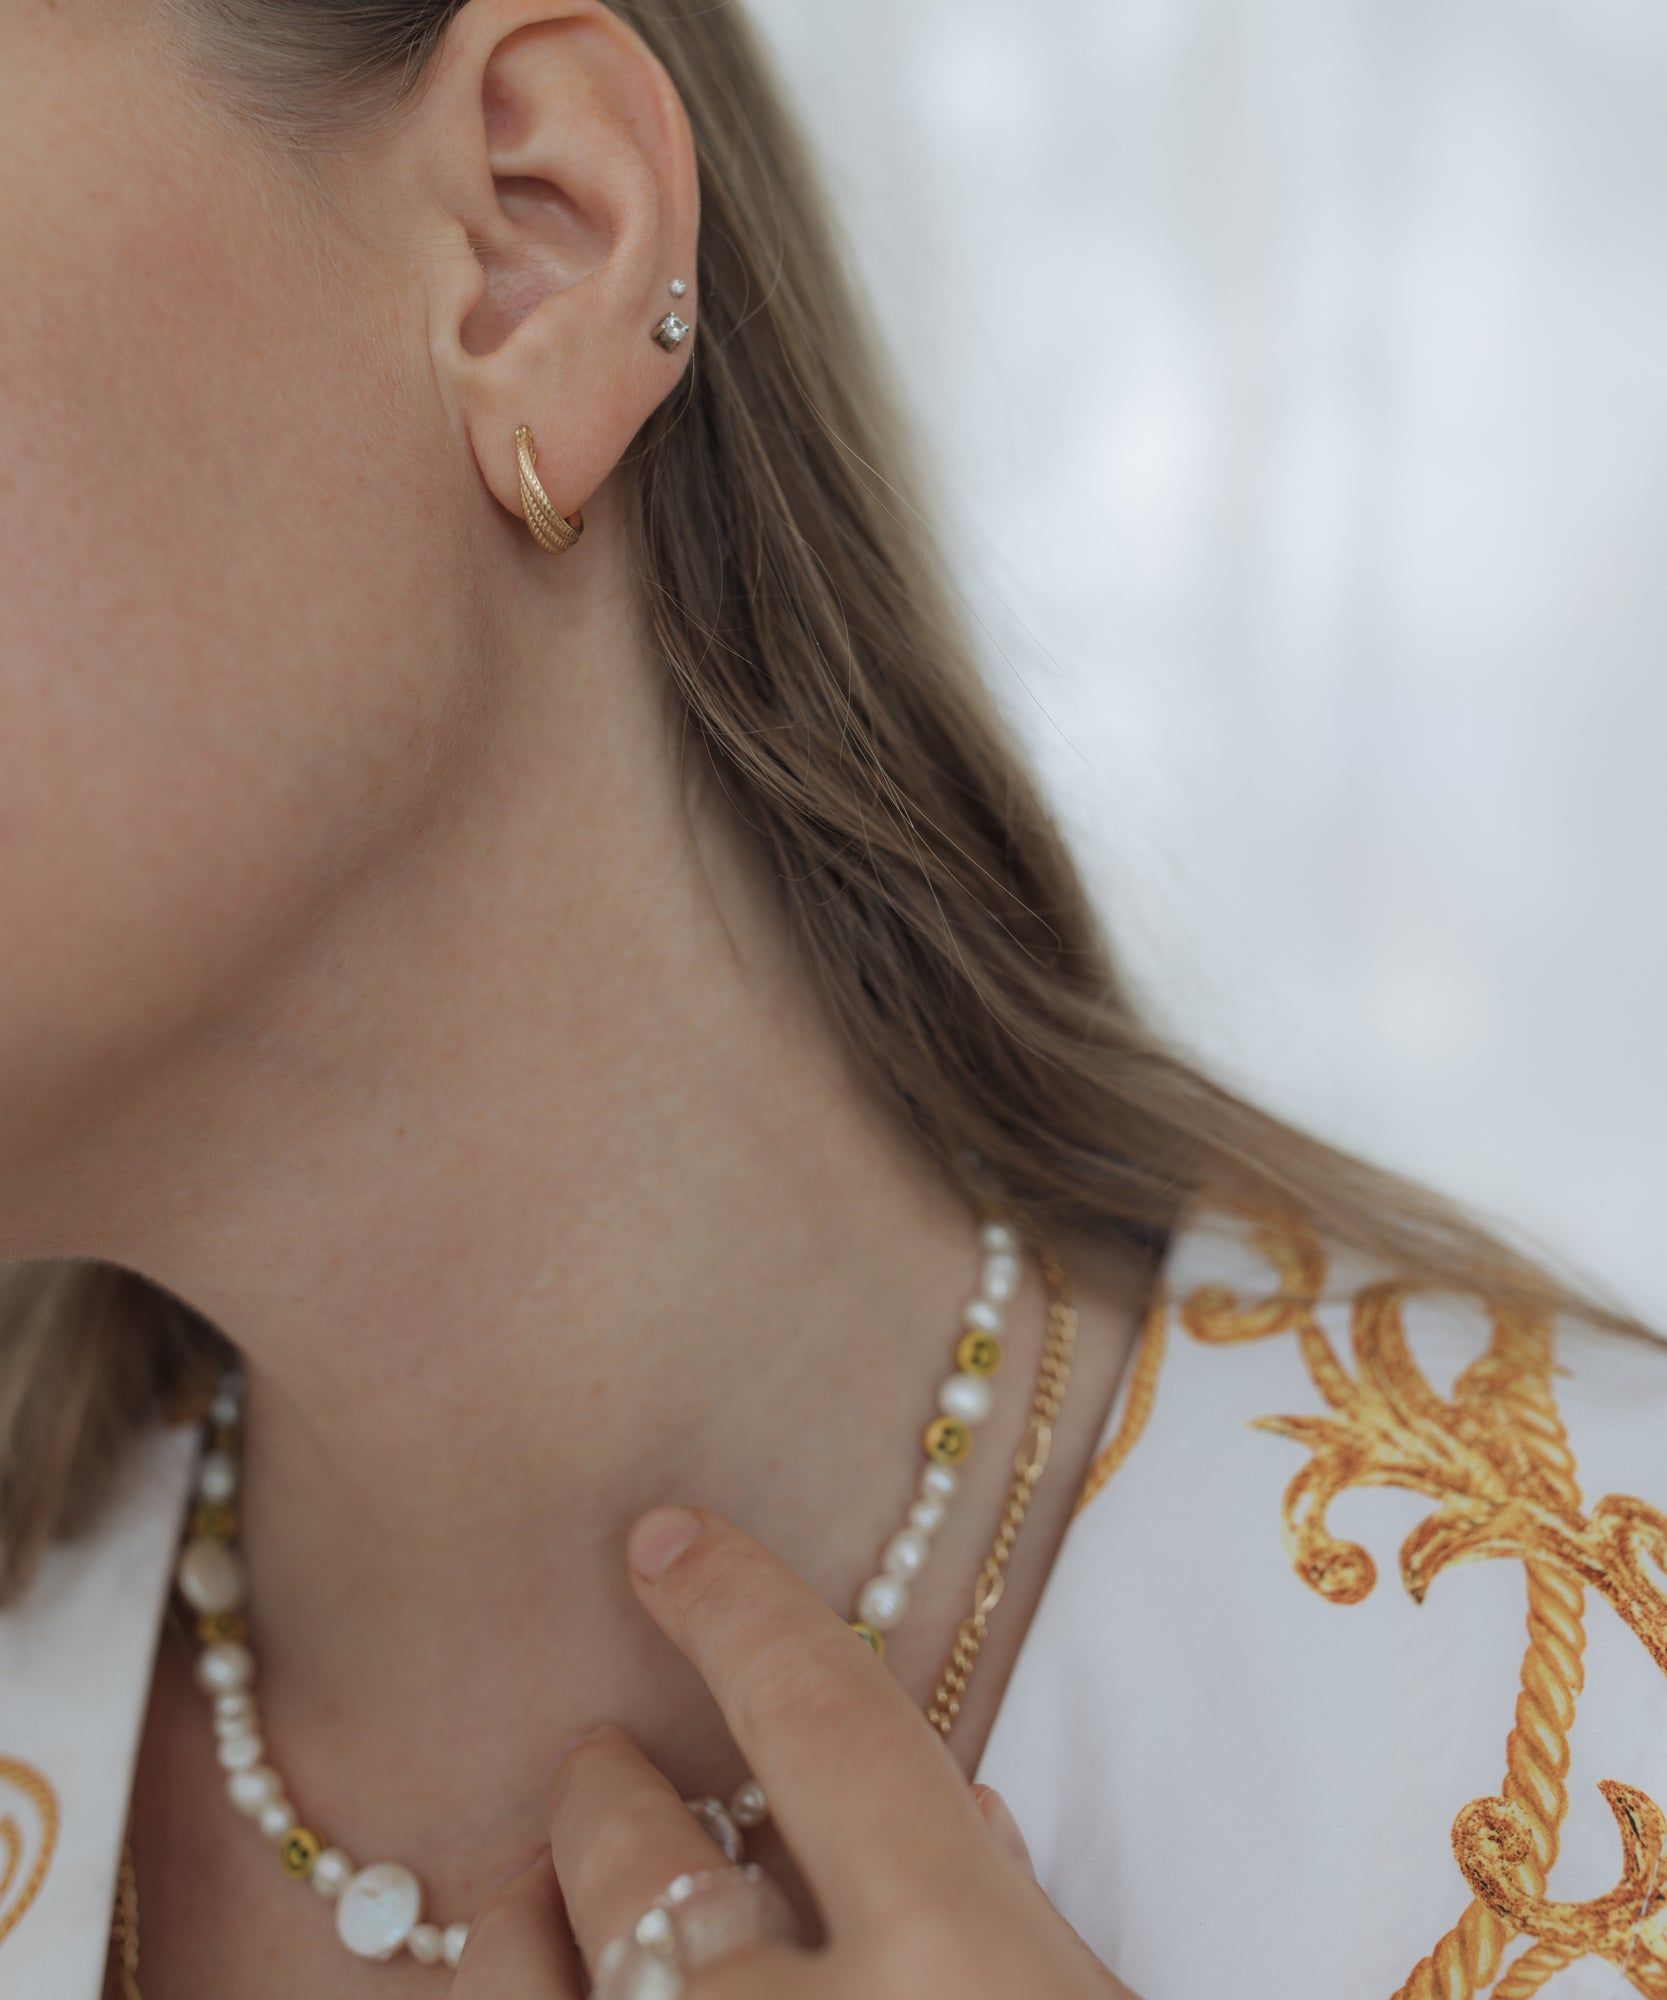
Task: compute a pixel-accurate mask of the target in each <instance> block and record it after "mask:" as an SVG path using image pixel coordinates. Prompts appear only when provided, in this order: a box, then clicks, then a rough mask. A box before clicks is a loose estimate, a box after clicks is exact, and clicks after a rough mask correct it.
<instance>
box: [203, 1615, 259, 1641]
mask: <svg viewBox="0 0 1667 2000" xmlns="http://www.w3.org/2000/svg"><path fill="white" fill-rule="evenodd" d="M248 1636H249V1621H248V1619H247V1618H245V1617H244V1616H243V1614H242V1612H241V1611H205V1612H204V1613H203V1615H202V1617H201V1618H199V1619H198V1620H197V1637H198V1639H199V1640H201V1642H202V1643H203V1644H204V1645H205V1646H213V1645H218V1644H219V1643H220V1642H221V1641H222V1640H232V1641H235V1642H236V1643H237V1644H239V1645H241V1644H242V1643H243V1642H244V1640H246V1639H247V1638H248Z"/></svg>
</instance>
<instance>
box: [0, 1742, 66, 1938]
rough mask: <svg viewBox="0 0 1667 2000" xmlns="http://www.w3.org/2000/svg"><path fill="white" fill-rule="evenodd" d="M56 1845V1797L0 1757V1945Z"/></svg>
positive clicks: (30, 1773)
mask: <svg viewBox="0 0 1667 2000" xmlns="http://www.w3.org/2000/svg"><path fill="white" fill-rule="evenodd" d="M57 1844H58V1795H57V1793H56V1792H54V1791H53V1789H52V1787H51V1786H50V1785H49V1784H48V1783H47V1782H46V1780H45V1779H44V1778H43V1777H42V1776H41V1774H40V1772H39V1771H36V1770H33V1769H31V1768H30V1766H29V1765H27V1764H19V1763H16V1762H14V1761H13V1760H12V1759H11V1758H9V1757H0V1946H3V1945H4V1944H5V1941H6V1939H7V1937H8V1936H9V1935H10V1933H11V1932H12V1931H14V1930H16V1928H17V1926H18V1925H19V1924H20V1923H21V1922H22V1921H23V1913H24V1911H25V1910H27V1909H28V1907H29V1905H30V1904H31V1903H32V1902H33V1901H34V1900H35V1898H36V1897H37V1896H38V1895H39V1894H40V1890H41V1884H42V1883H43V1882H44V1881H45V1880H46V1871H47V1869H48V1868H49V1867H50V1866H51V1865H52V1850H53V1848H54V1847H56V1846H57Z"/></svg>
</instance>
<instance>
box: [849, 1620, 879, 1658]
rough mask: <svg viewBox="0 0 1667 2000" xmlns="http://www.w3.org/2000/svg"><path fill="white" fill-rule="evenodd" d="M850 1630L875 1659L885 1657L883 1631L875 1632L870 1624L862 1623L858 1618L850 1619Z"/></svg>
mask: <svg viewBox="0 0 1667 2000" xmlns="http://www.w3.org/2000/svg"><path fill="white" fill-rule="evenodd" d="M851 1630H852V1631H853V1632H855V1633H856V1635H857V1637H858V1638H859V1639H860V1640H861V1641H862V1642H863V1644H864V1645H865V1646H866V1647H867V1648H868V1650H869V1651H870V1652H871V1653H872V1654H874V1655H875V1657H876V1658H877V1659H881V1660H883V1659H884V1658H885V1656H886V1635H885V1634H884V1633H883V1632H876V1631H875V1629H874V1627H873V1626H872V1625H866V1624H864V1622H863V1621H862V1619H860V1618H853V1619H852V1620H851Z"/></svg>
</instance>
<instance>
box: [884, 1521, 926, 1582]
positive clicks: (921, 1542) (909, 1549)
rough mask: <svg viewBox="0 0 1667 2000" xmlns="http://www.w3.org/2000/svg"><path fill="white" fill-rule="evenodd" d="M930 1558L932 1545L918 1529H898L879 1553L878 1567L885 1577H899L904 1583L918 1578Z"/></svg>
mask: <svg viewBox="0 0 1667 2000" xmlns="http://www.w3.org/2000/svg"><path fill="white" fill-rule="evenodd" d="M931 1557H932V1544H931V1543H930V1542H929V1541H928V1540H927V1539H926V1537H925V1536H924V1535H923V1534H922V1533H921V1532H920V1530H919V1529H918V1528H899V1529H898V1531H897V1533H896V1534H895V1535H893V1536H892V1538H891V1540H890V1541H889V1542H887V1543H886V1545H885V1547H884V1548H883V1549H882V1550H881V1551H880V1567H881V1569H882V1570H884V1571H885V1573H886V1575H887V1576H896V1577H901V1578H902V1580H903V1581H904V1582H905V1583H908V1582H911V1581H912V1580H913V1579H914V1578H915V1577H917V1576H919V1574H920V1573H921V1571H922V1570H923V1569H924V1568H925V1567H926V1565H927V1563H928V1562H929V1561H930V1560H931Z"/></svg>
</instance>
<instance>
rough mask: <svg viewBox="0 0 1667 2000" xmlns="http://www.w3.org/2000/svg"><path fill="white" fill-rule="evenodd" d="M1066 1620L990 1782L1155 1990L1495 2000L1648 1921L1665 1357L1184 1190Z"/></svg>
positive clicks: (1660, 1628) (1083, 1518) (1662, 1651)
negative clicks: (1514, 1984)
mask: <svg viewBox="0 0 1667 2000" xmlns="http://www.w3.org/2000/svg"><path fill="white" fill-rule="evenodd" d="M1044 1611H1045V1613H1046V1620H1045V1621H1044V1619H1042V1618H1039V1619H1038V1624H1037V1628H1036V1630H1035V1632H1034V1633H1033V1638H1032V1641H1031V1646H1032V1648H1033V1649H1034V1650H1033V1651H1032V1652H1031V1656H1030V1659H1029V1661H1028V1663H1026V1662H1023V1661H1022V1662H1021V1664H1022V1665H1025V1664H1028V1669H1029V1672H1030V1675H1031V1678H1030V1680H1029V1683H1028V1686H1024V1685H1022V1684H1021V1683H1020V1682H1019V1679H1018V1677H1017V1676H1016V1678H1015V1689H1016V1691H1017V1692H1018V1693H1019V1699H1018V1701H1017V1702H1016V1703H1015V1705H1014V1708H1013V1710H1012V1711H1011V1713H1010V1714H1009V1715H1007V1716H1006V1717H1005V1718H1004V1720H1005V1721H1006V1725H1007V1734H1006V1738H1005V1740H1003V1739H1002V1737H1001V1735H1000V1733H999V1730H1000V1726H999V1725H998V1735H997V1736H996V1737H994V1738H992V1748H993V1749H994V1751H995V1752H996V1760H995V1761H996V1762H997V1763H1002V1764H1004V1765H1005V1766H1006V1768H1004V1769H1001V1770H996V1769H990V1770H987V1771H986V1772H984V1773H982V1774H981V1775H986V1776H988V1777H989V1778H990V1781H991V1782H992V1783H995V1784H997V1785H998V1786H1005V1785H1006V1784H1009V1783H1010V1784H1012V1785H1014V1786H1015V1788H1016V1789H1017V1790H1018V1791H1019V1793H1020V1795H1021V1797H1022V1798H1024V1799H1025V1802H1026V1804H1027V1806H1028V1808H1029V1815H1030V1816H1029V1818H1028V1819H1027V1817H1026V1815H1025V1814H1024V1813H1021V1822H1022V1823H1024V1824H1025V1825H1026V1831H1027V1834H1031V1835H1032V1836H1033V1842H1034V1845H1035V1846H1036V1847H1037V1849H1038V1850H1039V1854H1040V1855H1042V1856H1046V1857H1047V1858H1046V1862H1045V1864H1044V1865H1045V1867H1047V1866H1051V1868H1052V1869H1054V1870H1055V1871H1056V1872H1057V1880H1056V1881H1054V1882H1053V1883H1051V1884H1050V1886H1051V1887H1053V1888H1055V1890H1056V1892H1057V1893H1058V1894H1060V1895H1062V1896H1063V1897H1064V1898H1065V1899H1066V1900H1067V1901H1069V1902H1072V1903H1074V1904H1075V1906H1076V1908H1075V1913H1074V1914H1073V1912H1072V1911H1069V1910H1068V1911H1067V1914H1071V1915H1072V1920H1073V1921H1075V1922H1078V1927H1079V1928H1083V1926H1084V1924H1086V1925H1087V1926H1088V1927H1089V1930H1090V1931H1092V1932H1094V1933H1095V1934H1096V1935H1095V1936H1094V1939H1093V1941H1094V1942H1096V1943H1097V1944H1098V1945H1099V1947H1100V1948H1101V1950H1102V1955H1103V1956H1105V1957H1106V1958H1107V1960H1108V1962H1110V1963H1111V1964H1112V1965H1113V1966H1114V1967H1115V1969H1116V1970H1117V1971H1118V1972H1119V1974H1120V1976H1121V1977H1123V1978H1124V1979H1125V1980H1128V1981H1129V1982H1130V1983H1131V1984H1132V1985H1133V1986H1134V1987H1135V1988H1136V1989H1137V1990H1142V1991H1145V1990H1150V1991H1156V1992H1163V1993H1167V1994H1172V1995H1175V1996H1183V1995H1187V1994H1191V1993H1194V1992H1197V1993H1199V1994H1201V1995H1202V1994H1205V1993H1208V1992H1213V1991H1219V1990H1222V1989H1223V1987H1224V1985H1225V1986H1230V1987H1231V1988H1232V1990H1235V1991H1239V1992H1243V1993H1244V1994H1245V1995H1246V1996H1247V2000H1260V1996H1261V1995H1263V1994H1264V1993H1266V1994H1267V1995H1268V1996H1269V2000H1271V1996H1272V1995H1273V1994H1274V1993H1276V1992H1277V1993H1278V1994H1279V1996H1280V2000H1302V1996H1305V1995H1310V1994H1312V1995H1313V1996H1315V2000H1319V1996H1321V1995H1328V1996H1331V1995H1335V1994H1337V1993H1339V1992H1349V1993H1356V1992H1358V1993H1362V1994H1365V1993H1370V1992H1379V1991H1381V1992H1383V1993H1391V1992H1398V1991H1405V1992H1407V1993H1409V1994H1411V1993H1425V1992H1428V1993H1430V1994H1434V1993H1436V1992H1442V1993H1446V1992H1449V1991H1457V1990H1463V1991H1466V1992H1470V1991H1478V1992H1479V1991H1482V1990H1485V1988H1486V1987H1487V1986H1488V1984H1489V1983H1490V1982H1491V1980H1492V1979H1493V1978H1494V1977H1496V1976H1497V1973H1498V1970H1499V1968H1500V1966H1501V1965H1502V1964H1503V1963H1504V1961H1505V1959H1506V1957H1507V1956H1514V1955H1516V1954H1517V1953H1518V1952H1521V1951H1524V1950H1532V1949H1536V1948H1539V1947H1538V1946H1537V1945H1536V1940H1538V1941H1541V1942H1542V1943H1543V1946H1544V1949H1545V1950H1546V1951H1547V1952H1551V1951H1559V1952H1562V1953H1563V1954H1564V1957H1563V1958H1560V1959H1558V1960H1557V1961H1556V1962H1557V1963H1558V1964H1562V1963H1565V1962H1567V1960H1568V1958H1570V1957H1578V1956H1587V1957H1591V1958H1594V1959H1598V1960H1604V1959H1607V1960H1609V1962H1610V1964H1611V1965H1616V1964H1618V1963H1619V1962H1620V1957H1621V1956H1624V1955H1625V1952H1626V1950H1627V1949H1628V1948H1629V1943H1628V1941H1629V1939H1632V1933H1633V1926H1634V1925H1635V1923H1636V1921H1637V1917H1638V1915H1639V1914H1641V1913H1651V1912H1653V1911H1654V1910H1655V1903H1654V1901H1653V1900H1652V1898H1653V1897H1654V1896H1655V1889H1654V1886H1653V1885H1654V1883H1655V1879H1656V1877H1655V1873H1654V1871H1655V1870H1657V1869H1658V1868H1659V1869H1660V1873H1661V1876H1662V1878H1663V1882H1664V1883H1667V1866H1664V1865H1662V1864H1663V1852H1662V1849H1663V1842H1664V1841H1667V1815H1664V1813H1663V1810H1662V1809H1663V1808H1667V1346H1660V1345H1657V1344H1654V1343H1650V1342H1646V1341H1641V1340H1634V1339H1629V1338H1627V1337H1625V1336H1623V1335H1619V1334H1608V1333H1601V1332H1596V1331H1593V1330H1591V1329H1589V1328H1586V1327H1583V1326H1579V1325H1573V1324H1568V1323H1565V1322H1555V1323H1549V1322H1546V1321H1543V1320H1535V1319H1533V1318H1530V1317H1525V1316H1522V1315H1516V1314H1511V1313H1508V1312H1502V1311H1495V1310H1491V1309H1490V1308H1489V1307H1488V1305H1487V1304H1486V1303H1485V1302H1483V1301H1479V1300H1475V1299H1469V1298H1461V1297H1457V1296H1454V1295H1445V1294H1434V1293H1430V1292H1426V1291H1423V1290H1421V1289H1420V1288H1419V1287H1418V1286H1417V1285H1415V1284H1413V1283H1410V1282H1407V1281H1405V1280H1403V1279H1402V1278H1401V1277H1400V1276H1399V1275H1398V1274H1397V1273H1395V1272H1393V1271H1385V1270H1382V1269H1376V1268H1373V1267H1371V1266H1369V1265H1367V1264H1365V1263H1363V1262H1361V1261H1359V1260H1356V1259H1354V1258H1352V1257H1351V1256H1350V1255H1348V1254H1346V1253H1344V1252H1342V1251H1341V1250H1339V1249H1338V1248H1337V1247H1336V1246H1335V1245H1332V1244H1330V1243H1328V1242H1327V1241H1326V1240H1325V1239H1324V1238H1323V1237H1322V1236H1320V1235H1319V1234H1317V1233H1316V1232H1314V1231H1312V1230H1310V1229H1308V1228H1306V1227H1304V1226H1303V1225H1301V1224H1300V1223H1295V1222H1286V1223H1282V1224H1273V1223H1247V1222H1245V1221H1243V1220H1241V1219H1239V1218H1236V1217H1232V1216H1228V1215H1222V1214H1215V1213H1210V1214H1194V1215H1193V1216H1192V1217H1191V1218H1189V1221H1188V1225H1187V1227H1186V1228H1185V1229H1183V1231H1182V1232H1181V1233H1180V1235H1179V1236H1178V1237H1177V1239H1176V1240H1175V1242H1174V1244H1173V1245H1172V1248H1171V1251H1170V1254H1169V1257H1168V1259H1167V1261H1166V1264H1165V1268H1164V1272H1163V1282H1162V1287H1161V1294H1160V1296H1159V1297H1158V1298H1157V1299H1156V1300H1155V1301H1154V1304H1153V1308H1152V1311H1151V1313H1150V1314H1149V1316H1148V1320H1147V1324H1146V1329H1145V1332H1144V1335H1143V1337H1142V1341H1141V1344H1140V1346H1139V1348H1138V1349H1137V1351H1136V1353H1135V1355H1134V1357H1133V1360H1132V1362H1131V1365H1130V1368H1129V1370H1128V1372H1127V1374H1126V1377H1125V1380H1124V1383H1123V1386H1122V1390H1121V1392H1120V1395H1119V1401H1118V1406H1117V1408H1116V1409H1115V1410H1114V1411H1113V1414H1112V1418H1111V1422H1110V1424H1109V1426H1108V1429H1107V1434H1106V1437H1105V1439H1104V1441H1103V1446H1102V1450H1101V1453H1100V1456H1099V1460H1098V1462H1097V1464H1096V1467H1095V1469H1094V1471H1093V1472H1092V1473H1091V1475H1090V1477H1089V1480H1088V1482H1087V1486H1086V1488H1085V1490H1084V1494H1083V1496H1082V1502H1081V1505H1080V1506H1079V1510H1078V1514H1077V1518H1076V1520H1075V1522H1074V1523H1073V1527H1072V1529H1071V1532H1070V1534H1069V1535H1068V1537H1067V1540H1066V1544H1065V1547H1064V1549H1063V1551H1062V1553H1061V1558H1060V1562H1059V1564H1058V1566H1057V1567H1056V1571H1055V1576H1054V1579H1053V1580H1052V1582H1051V1583H1050V1588H1049V1595H1048V1598H1047V1599H1046V1600H1045V1602H1044ZM1577 1722H1578V1728H1577V1726H1576V1725H1577ZM1020 1765H1023V1766H1024V1767H1025V1769H1024V1770H1018V1769H1017V1768H1016V1767H1018V1766H1020ZM1042 1768H1046V1769H1049V1770H1051V1775H1052V1778H1053V1781H1054V1783H1055V1785H1056V1786H1058V1785H1060V1784H1062V1783H1063V1784H1064V1785H1065V1787H1066V1789H1067V1790H1070V1789H1071V1788H1073V1787H1081V1786H1083V1785H1087V1784H1098V1785H1100V1786H1101V1787H1102V1790H1101V1793H1100V1809H1099V1811H1098V1812H1097V1813H1096V1814H1095V1815H1093V1816H1092V1817H1091V1818H1085V1817H1084V1813H1085V1802H1084V1801H1082V1800H1078V1802H1077V1803H1076V1805H1075V1807H1074V1809H1073V1811H1072V1813H1071V1814H1070V1815H1068V1816H1067V1817H1066V1818H1063V1819H1062V1818H1061V1817H1060V1816H1059V1815H1058V1814H1057V1813H1055V1812H1052V1811H1051V1810H1050V1808H1049V1807H1048V1805H1047V1803H1046V1799H1045V1797H1044V1795H1043V1794H1042V1792H1041V1791H1040V1790H1037V1791H1035V1792H1029V1791H1028V1790H1027V1788H1028V1787H1029V1785H1030V1784H1031V1782H1032V1780H1031V1778H1030V1776H1029V1775H1028V1773H1029V1772H1030V1771H1034V1770H1037V1769H1042ZM1085 1828H1091V1831H1088V1832H1087V1833H1086V1836H1085ZM1227 1853H1231V1854H1232V1855H1233V1856H1234V1861H1233V1865H1232V1866H1231V1868H1221V1869H1217V1868H1215V1867H1213V1866H1211V1865H1210V1864H1209V1862H1208V1860H1207V1858H1206V1857H1207V1856H1208V1855H1210V1854H1214V1855H1217V1856H1221V1855H1225V1854H1227ZM1559 1858H1561V1862H1562V1871H1563V1872H1562V1873H1560V1874H1556V1875H1553V1874H1552V1872H1551V1871H1552V1864H1553V1863H1555V1862H1557V1861H1558V1860H1559ZM1200 1869H1204V1870H1206V1871H1207V1878H1208V1887H1207V1888H1205V1887H1203V1886H1202V1885H1203V1882H1204V1879H1205V1878H1204V1877H1203V1876H1201V1875H1200V1873H1199V1870H1200ZM1565 1884H1573V1885H1575V1886H1574V1887H1572V1888H1570V1887H1565ZM1553 1889H1555V1890H1556V1892H1557V1893H1556V1894H1555V1895H1553ZM1576 1890H1578V1894H1577V1893H1576ZM1600 1892H1601V1893H1600ZM1201 1898H1202V1901H1201ZM1593 1899H1596V1900H1593ZM1206 1906H1207V1907H1208V1909H1209V1910H1210V1911H1212V1912H1213V1915H1211V1916H1210V1918H1209V1920H1207V1921H1203V1922H1200V1921H1198V1920H1197V1919H1198V1914H1199V1912H1200V1910H1201V1909H1203V1908H1205V1907H1206ZM1622 1910H1624V1911H1626V1912H1628V1916H1627V1921H1626V1923H1625V1924H1624V1925H1623V1924H1621V1923H1620V1922H1619V1919H1618V1918H1617V1917H1616V1915H1615V1913H1616V1912H1617V1911H1622ZM1623 1933H1624V1935H1623ZM1634 1942H1635V1941H1634ZM1617 1954H1618V1956H1617ZM1247 1961H1248V1963H1249V1964H1250V1965H1251V1966H1253V1967H1255V1968H1257V1971H1256V1973H1255V1975H1254V1976H1253V1977H1252V1978H1251V1979H1250V1982H1249V1983H1248V1984H1247V1983H1246V1982H1245V1973H1244V1967H1245V1964H1246V1962H1247ZM1653 1962H1654V1961H1652V1963H1653ZM1548 1966H1549V1960H1548ZM1490 1968H1491V1969H1490ZM1484 1970H1486V1972H1487V1976H1486V1978H1483V1977H1482V1974H1483V1972H1484ZM1662 1970H1663V1972H1664V1973H1667V1949H1664V1952H1663V1960H1662ZM1263 1973H1265V1974H1266V1978H1265V1980H1264V1983H1263V1984H1257V1983H1256V1979H1257V1978H1258V1977H1261V1976H1262V1975H1263ZM1461 1974H1462V1975H1463V1977H1465V1978H1473V1979H1474V1980H1475V1981H1476V1983H1475V1984H1474V1985H1472V1986H1463V1987H1462V1988H1459V1987H1454V1986H1453V1985H1452V1983H1451V1982H1452V1981H1453V1980H1454V1979H1455V1978H1458V1977H1460V1975H1461ZM1525 1977H1526V1974H1525ZM1523 1990H1524V1991H1528V1990H1534V1989H1532V1988H1530V1987H1527V1986H1525V1987H1524V1988H1523Z"/></svg>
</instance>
